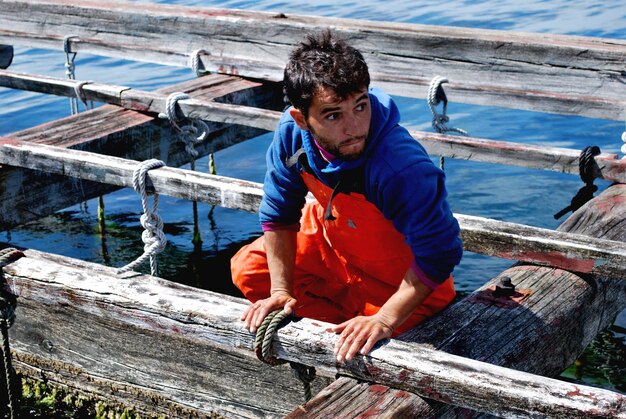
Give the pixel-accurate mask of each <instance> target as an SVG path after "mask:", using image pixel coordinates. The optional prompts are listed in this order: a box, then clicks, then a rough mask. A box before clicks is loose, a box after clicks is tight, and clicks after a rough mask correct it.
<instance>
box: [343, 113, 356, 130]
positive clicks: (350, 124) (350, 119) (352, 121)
mask: <svg viewBox="0 0 626 419" xmlns="http://www.w3.org/2000/svg"><path fill="white" fill-rule="evenodd" d="M344 122H345V124H344V134H346V135H358V134H359V119H358V118H357V116H356V115H354V114H349V115H348V116H346V118H345V120H344Z"/></svg>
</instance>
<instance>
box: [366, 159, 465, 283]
mask: <svg viewBox="0 0 626 419" xmlns="http://www.w3.org/2000/svg"><path fill="white" fill-rule="evenodd" d="M446 197H447V192H446V187H445V174H444V173H443V172H442V171H441V170H439V169H438V168H437V167H435V165H434V164H433V163H432V162H431V161H430V159H422V160H419V161H416V162H415V163H413V164H410V165H408V166H406V167H403V168H402V169H401V170H399V171H397V172H395V174H394V176H391V177H389V178H387V181H386V182H385V183H384V184H381V185H380V187H379V190H378V198H379V200H380V201H379V202H380V205H381V208H382V212H383V214H384V215H385V217H387V218H388V219H390V220H391V221H392V222H393V224H394V226H395V227H396V229H397V230H398V231H400V232H401V233H402V234H404V236H405V238H406V241H407V243H408V244H409V246H410V247H411V250H412V252H413V256H414V258H415V264H416V265H417V267H419V269H421V270H422V271H423V272H424V273H425V274H426V275H428V277H429V279H431V280H432V281H424V282H425V283H426V285H429V286H430V287H431V288H432V285H433V283H434V285H435V286H436V285H437V284H441V283H442V282H443V281H445V280H446V279H447V278H448V276H449V275H450V274H451V273H452V270H453V269H454V267H455V266H456V265H457V264H458V263H459V262H460V260H461V256H462V254H463V249H462V243H461V239H460V237H459V233H460V229H459V224H458V222H457V220H456V219H455V218H454V216H453V215H452V212H451V210H450V207H449V205H448V202H447V200H446ZM414 269H415V268H414Z"/></svg>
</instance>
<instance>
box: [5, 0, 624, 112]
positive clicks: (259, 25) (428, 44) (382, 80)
mask: <svg viewBox="0 0 626 419" xmlns="http://www.w3.org/2000/svg"><path fill="white" fill-rule="evenodd" d="M0 5H1V7H0V42H6V43H11V44H13V45H27V46H36V47H43V48H53V49H61V48H62V47H63V40H64V38H65V37H66V36H68V35H74V36H75V37H74V38H72V39H71V40H70V46H71V48H72V50H73V51H79V52H80V51H86V52H90V53H95V54H102V55H110V56H116V57H124V58H126V59H132V60H141V61H151V62H157V63H163V64H173V65H187V62H188V60H189V57H190V54H191V53H192V52H193V51H195V50H199V49H203V50H205V51H206V53H204V54H203V55H201V57H200V58H201V61H202V62H203V64H204V67H205V68H206V69H207V70H210V71H217V72H225V73H232V74H237V75H242V76H246V77H252V78H258V79H265V80H275V81H277V80H281V79H282V71H283V67H284V64H285V62H286V60H287V57H288V54H289V52H290V51H291V49H292V48H293V46H294V44H296V43H297V42H299V41H300V40H301V39H302V36H303V34H304V33H307V32H310V31H315V30H319V29H322V28H326V27H330V28H332V29H333V30H334V31H335V32H336V33H337V34H338V35H339V36H341V37H343V38H346V39H347V40H348V41H349V42H350V43H352V44H353V45H354V46H356V47H357V48H359V49H360V50H361V51H362V52H363V53H364V55H365V57H366V60H367V61H368V64H369V65H370V68H371V72H372V77H373V81H374V82H375V84H377V85H381V86H382V87H384V88H386V89H387V90H388V91H390V92H391V93H393V94H399V95H404V96H412V97H426V94H427V90H428V85H429V82H430V80H431V79H432V78H433V77H434V76H436V75H444V76H446V77H448V78H449V79H450V83H449V84H448V85H447V86H446V89H447V90H448V91H449V93H451V94H452V96H453V100H454V101H460V102H467V103H474V104H481V105H490V106H504V107H513V108H521V109H532V110H536V111H541V112H554V113H563V114H573V115H582V116H589V117H594V118H605V119H613V120H621V119H623V109H624V107H625V106H626V100H625V99H624V98H623V92H624V81H625V79H626V64H625V63H626V41H624V40H619V39H599V38H590V37H581V36H570V35H554V34H531V33H522V32H510V31H496V30H484V29H469V28H454V27H438V26H428V25H416V24H407V23H399V22H369V21H362V20H352V19H336V18H323V17H313V16H297V15H285V14H282V13H280V14H276V13H263V12H250V11H238V10H223V9H209V8H197V7H184V6H175V5H156V4H150V5H149V6H146V5H144V4H140V3H130V2H129V3H127V2H121V1H112V2H106V3H103V2H99V1H96V0H87V1H83V2H81V4H76V3H75V2H71V1H69V0H40V1H28V2H26V1H16V0H2V1H0ZM42 22H45V25H44V24H42Z"/></svg>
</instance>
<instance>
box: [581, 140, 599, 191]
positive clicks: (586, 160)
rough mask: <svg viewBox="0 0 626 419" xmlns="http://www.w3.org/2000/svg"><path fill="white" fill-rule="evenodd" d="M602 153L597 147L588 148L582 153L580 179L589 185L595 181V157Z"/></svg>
mask: <svg viewBox="0 0 626 419" xmlns="http://www.w3.org/2000/svg"><path fill="white" fill-rule="evenodd" d="M600 153H601V151H600V147H598V146H597V145H594V146H587V147H585V148H583V150H582V151H581V152H580V157H579V159H578V171H579V174H580V178H581V179H582V181H583V182H585V183H586V184H587V185H589V184H591V183H593V179H594V178H595V176H594V170H593V169H594V167H595V165H596V161H595V159H594V157H595V156H598V155H600Z"/></svg>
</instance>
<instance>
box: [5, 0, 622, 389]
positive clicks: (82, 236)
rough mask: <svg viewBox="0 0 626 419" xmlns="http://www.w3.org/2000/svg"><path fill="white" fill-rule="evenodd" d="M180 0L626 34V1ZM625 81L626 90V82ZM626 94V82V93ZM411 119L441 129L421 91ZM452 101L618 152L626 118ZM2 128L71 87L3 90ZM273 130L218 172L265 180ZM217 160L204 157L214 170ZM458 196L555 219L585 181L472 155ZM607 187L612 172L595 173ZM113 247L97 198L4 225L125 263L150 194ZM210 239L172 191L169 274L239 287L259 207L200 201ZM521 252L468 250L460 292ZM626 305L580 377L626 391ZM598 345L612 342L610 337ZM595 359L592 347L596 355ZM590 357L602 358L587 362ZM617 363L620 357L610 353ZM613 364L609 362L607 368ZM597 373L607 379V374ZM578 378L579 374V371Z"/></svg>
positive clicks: (26, 66)
mask: <svg viewBox="0 0 626 419" xmlns="http://www.w3.org/2000/svg"><path fill="white" fill-rule="evenodd" d="M161 3H170V4H172V3H175V4H181V5H194V6H207V7H224V8H239V9H248V10H260V11H272V12H282V13H285V14H310V15H323V16H334V17H347V18H357V19H369V20H384V21H397V22H411V23H420V24H436V25H452V26H464V27H472V28H489V29H502V30H514V31H528V32H544V33H561V34H576V35H586V36H596V37H609V38H620V39H624V38H626V2H624V1H623V0H605V1H565V0H555V1H538V0H534V1H532V0H527V1H524V2H519V1H512V0H508V1H497V0H487V1H471V2H470V1H432V2H428V3H426V2H415V1H408V0H405V1H393V0H391V1H385V2H382V1H377V2H364V1H358V2H357V1H344V2H338V1H336V0H333V1H327V0H324V1H316V2H311V1H304V0H291V1H289V2H282V1H163V2H161ZM64 61H65V56H64V54H63V53H62V52H59V51H46V50H38V49H25V48H16V57H15V59H14V64H13V65H12V66H11V68H10V70H13V71H18V72H30V73H38V74H45V75H50V76H55V77H65V74H64V71H65V68H64ZM192 77H193V74H192V72H191V71H190V70H188V69H181V68H172V67H164V66H157V65H152V64H145V63H136V62H129V61H125V60H119V59H114V58H106V57H96V56H91V55H88V54H84V53H80V54H78V56H77V58H76V78H77V79H82V80H95V81H98V82H103V83H112V84H117V85H126V86H130V87H134V88H140V89H145V90H153V89H156V88H159V87H163V86H167V85H170V84H173V83H178V82H181V81H184V80H188V79H190V78H192ZM625 90H626V89H625ZM625 96H626V92H625ZM396 99H397V101H398V104H399V107H400V109H401V111H402V113H403V123H404V124H405V125H406V126H410V127H413V128H416V129H421V130H427V131H431V130H432V128H431V126H430V113H429V111H428V108H427V107H426V104H425V102H424V101H423V100H416V99H410V98H402V97H397V98H396ZM449 99H450V101H451V103H450V105H449V108H448V113H449V115H450V117H451V120H452V125H454V126H458V127H462V128H464V129H466V130H468V131H469V132H470V133H471V134H472V135H473V136H476V137H483V138H490V139H496V140H508V141H515V142H523V143H529V144H540V145H541V144H543V145H549V146H556V147H568V148H573V149H582V148H583V147H585V146H587V145H598V146H600V148H601V149H602V150H603V151H604V152H614V153H619V147H620V146H621V141H620V135H621V133H622V131H624V130H625V129H626V128H625V123H624V122H623V121H622V122H619V121H604V120H595V119H589V118H580V117H572V116H559V115H548V114H541V113H535V112H526V111H515V110H509V109H502V108H492V107H484V106H471V105H463V104H459V103H454V97H449ZM0 103H1V104H2V105H3V106H2V107H1V108H0V135H4V134H8V133H11V132H14V131H19V130H22V129H25V128H28V127H32V126H36V125H38V124H42V123H44V122H47V121H50V120H54V119H57V118H60V117H63V116H67V115H68V113H69V104H68V100H67V99H66V98H58V97H53V96H45V95H40V94H34V93H29V92H21V91H11V90H7V89H0ZM269 141H271V134H267V135H264V136H261V137H259V138H256V139H253V140H250V141H248V142H246V143H243V144H240V145H237V146H234V147H231V148H229V149H226V150H222V151H220V152H218V153H216V156H215V158H216V162H217V170H218V173H219V174H221V175H224V176H233V177H239V178H244V179H249V180H253V181H257V182H261V181H262V179H263V174H264V166H265V161H264V151H265V149H266V148H267V145H268V144H269ZM206 167H207V160H206V159H203V160H200V161H199V162H198V168H199V170H206ZM446 173H447V184H448V189H449V193H450V195H449V199H450V203H451V206H452V209H453V211H454V212H457V213H463V214H471V215H479V216H483V217H489V218H495V219H498V220H504V221H511V222H516V223H524V224H529V225H533V226H538V227H546V228H556V227H557V226H558V224H559V221H556V220H554V219H553V217H552V214H554V213H555V212H557V211H558V210H560V209H561V208H562V207H564V206H566V205H567V204H568V203H569V201H570V199H571V198H572V196H573V195H574V194H575V193H576V191H577V190H578V188H579V187H580V186H581V182H580V180H579V179H578V178H577V177H575V176H572V175H564V174H559V173H553V172H543V171H535V170H529V169H523V168H512V167H505V166H499V165H491V164H482V163H475V162H467V161H456V160H451V159H447V160H446ZM596 184H599V186H600V187H601V188H605V187H606V186H607V184H606V183H602V182H598V181H597V182H596ZM105 202H106V215H107V240H106V245H107V252H106V253H105V252H104V251H103V246H102V240H101V238H100V236H99V234H98V228H97V220H96V213H97V202H96V201H90V202H87V203H83V204H80V205H76V206H74V207H71V208H67V209H65V210H63V211H60V212H59V213H57V214H55V215H53V216H50V217H46V218H44V219H42V220H40V221H38V222H33V223H30V224H29V225H27V226H23V227H19V228H15V229H14V230H12V231H10V232H6V233H1V234H4V235H5V237H2V236H1V235H0V240H2V241H9V242H12V243H15V244H17V245H20V246H26V247H30V248H35V249H39V250H43V251H50V252H54V253H59V254H63V255H68V256H72V257H76V258H80V259H84V260H90V261H95V262H98V263H106V264H110V265H113V266H121V265H123V264H125V263H128V262H129V261H131V260H133V259H134V258H135V257H137V256H138V255H139V254H140V253H141V249H142V243H141V241H140V237H139V236H140V233H141V227H140V226H139V222H138V218H139V215H140V212H141V203H140V200H139V198H138V197H137V196H136V194H135V193H134V192H133V191H130V190H123V191H119V192H116V193H112V194H110V195H108V196H106V197H105ZM199 213H200V230H201V232H202V239H203V243H202V245H201V246H200V247H196V248H194V245H193V244H192V243H191V238H192V232H193V220H192V210H191V203H190V202H186V201H182V200H179V199H174V198H169V197H162V199H161V206H160V214H161V216H162V218H163V219H164V221H165V223H166V232H167V234H168V240H169V245H168V249H167V250H166V252H165V254H164V255H163V260H164V261H165V262H162V263H161V267H162V268H161V269H162V270H161V276H164V277H166V278H171V279H174V280H177V281H180V282H185V283H189V284H192V285H196V286H200V287H203V288H208V289H214V290H218V291H222V292H234V291H233V290H232V288H231V287H230V285H229V284H227V283H226V284H225V283H223V281H221V279H222V278H224V277H225V276H226V275H227V274H228V270H227V259H228V256H229V255H230V254H232V252H234V251H235V250H236V249H237V248H238V247H239V246H240V245H241V244H242V243H244V242H246V241H249V240H251V239H252V238H254V237H256V236H258V235H259V234H260V231H259V225H258V222H257V217H256V215H254V214H248V213H244V212H240V211H234V210H228V209H224V208H211V207H210V206H208V205H206V204H199ZM510 264H511V262H510V261H506V260H500V259H496V258H490V257H484V256H480V255H475V254H470V253H467V254H466V256H465V257H464V260H463V262H462V263H461V265H460V266H459V267H458V268H457V270H456V271H455V276H456V278H457V281H458V284H459V289H460V291H461V292H470V291H472V290H474V289H476V288H477V287H478V286H480V285H482V284H483V283H484V282H485V281H487V280H488V279H490V278H492V277H493V276H495V275H497V274H498V273H499V272H501V271H502V270H503V269H505V268H507V267H508V266H510ZM625 331H626V314H624V313H622V314H621V315H620V316H619V317H618V319H617V320H616V323H615V325H614V326H613V327H612V328H611V330H610V331H609V332H608V333H609V335H608V337H606V336H604V335H603V336H604V337H605V339H608V340H610V342H611V344H612V345H613V346H615V348H616V349H615V348H614V349H613V352H610V353H609V355H607V357H605V358H602V357H601V356H600V355H598V354H599V353H600V354H601V353H603V352H602V350H596V351H595V352H593V354H594V356H596V355H597V356H596V357H599V360H597V361H595V362H598V363H599V364H602V363H604V364H602V365H597V366H594V365H595V364H594V365H592V368H591V371H590V372H588V373H587V375H585V376H584V377H582V378H581V379H582V380H583V381H586V382H598V383H600V384H601V385H603V386H606V387H617V388H620V389H622V390H626V384H625V382H624V379H623V378H621V377H624V375H626V374H624V372H625V371H624V370H623V369H620V368H623V367H621V366H619V363H618V364H617V366H616V364H615V363H614V361H610V360H607V359H608V358H610V359H613V360H615V359H621V360H624V359H626V345H624V339H625V337H626V334H625V333H624V332H625ZM594 345H596V346H599V347H601V348H605V346H606V345H605V346H602V345H601V343H598V342H594ZM588 358H592V356H591V355H590V356H589V357H588ZM589 362H592V361H589ZM611 362H613V363H611ZM607 371H608V372H607ZM598 377H599V378H598ZM579 378H580V377H579Z"/></svg>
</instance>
